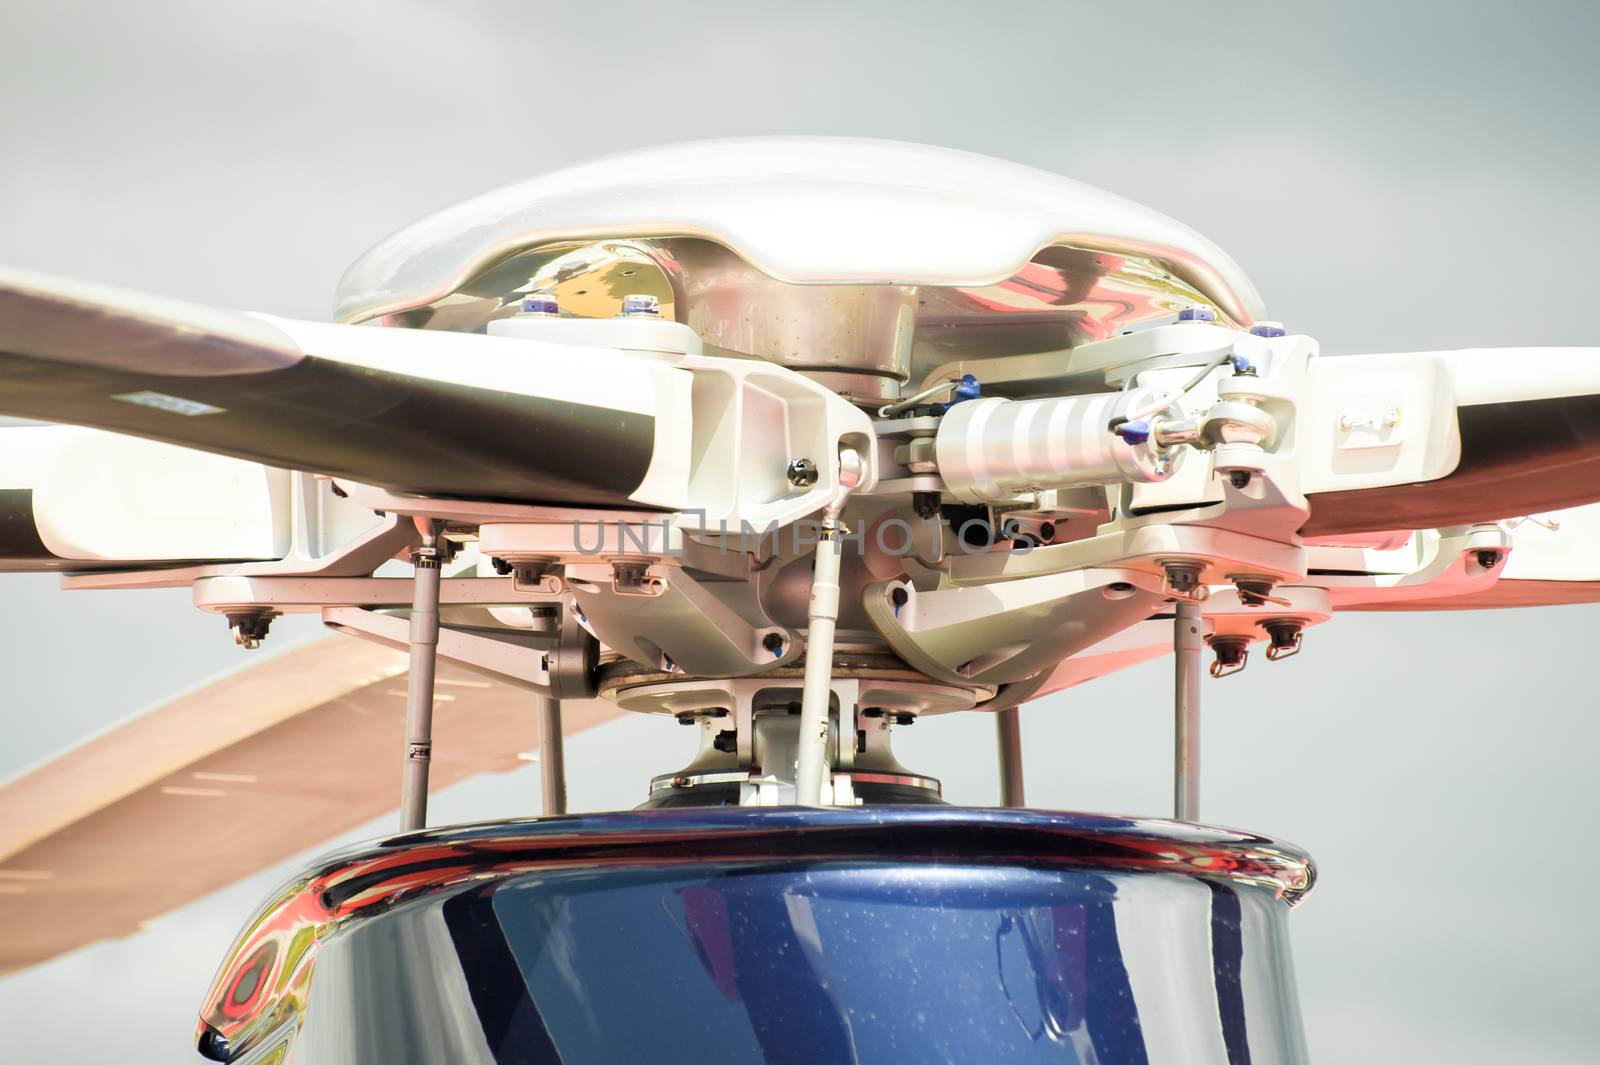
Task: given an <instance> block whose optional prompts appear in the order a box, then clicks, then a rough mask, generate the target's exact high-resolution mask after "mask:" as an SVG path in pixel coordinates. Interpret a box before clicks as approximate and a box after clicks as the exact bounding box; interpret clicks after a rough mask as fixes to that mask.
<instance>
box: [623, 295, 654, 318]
mask: <svg viewBox="0 0 1600 1065" xmlns="http://www.w3.org/2000/svg"><path fill="white" fill-rule="evenodd" d="M622 317H624V318H660V317H661V301H660V300H659V299H657V298H656V297H654V296H650V295H645V294H644V293H639V292H636V293H633V294H632V295H628V296H624V297H622Z"/></svg>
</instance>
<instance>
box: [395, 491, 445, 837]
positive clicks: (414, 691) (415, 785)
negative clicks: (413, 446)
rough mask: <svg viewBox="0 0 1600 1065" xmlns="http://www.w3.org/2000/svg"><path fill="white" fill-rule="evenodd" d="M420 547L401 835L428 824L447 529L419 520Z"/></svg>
mask: <svg viewBox="0 0 1600 1065" xmlns="http://www.w3.org/2000/svg"><path fill="white" fill-rule="evenodd" d="M417 524H418V526H419V528H420V529H421V532H422V544H421V546H419V547H417V548H416V549H415V550H413V551H412V552H411V563H412V565H413V566H415V567H416V572H415V575H414V576H413V577H412V580H411V585H412V590H411V669H410V672H409V674H408V677H407V685H406V760H405V773H404V776H402V777H401V780H400V831H402V832H414V831H416V830H417V829H419V828H422V827H423V826H425V825H426V824H427V823H428V764H429V762H430V761H431V760H432V758H433V675H434V667H435V665H436V664H437V660H438V653H439V564H440V562H441V561H442V557H441V552H440V549H439V534H440V532H441V531H442V530H443V528H444V523H443V522H440V521H436V520H434V519H432V518H428V519H426V520H419V521H418V523H417Z"/></svg>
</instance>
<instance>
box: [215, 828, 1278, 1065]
mask: <svg viewBox="0 0 1600 1065" xmlns="http://www.w3.org/2000/svg"><path fill="white" fill-rule="evenodd" d="M1067 829H1070V830H1071V831H1067ZM684 830H689V831H687V834H686V835H681V836H680V835H679V832H680V831H684ZM830 831H831V832H833V833H836V835H834V836H833V838H832V839H828V838H825V837H827V836H828V835H829V832H830ZM719 832H722V833H733V834H736V835H737V837H738V840H739V842H738V845H737V846H734V845H732V840H731V839H730V838H722V839H720V846H719V839H718V834H719ZM840 833H842V834H840ZM554 839H559V840H560V841H561V847H560V850H559V852H558V853H559V854H560V857H559V858H557V859H556V860H551V859H552V857H554V856H553V855H551V854H548V853H547V854H544V855H543V857H542V858H541V859H540V860H538V861H533V860H531V854H532V852H531V851H530V850H529V849H528V848H529V847H531V846H532V841H534V840H543V841H544V844H545V845H548V844H550V843H551V842H552V841H553V840H554ZM1202 840H1203V841H1204V842H1201V841H1202ZM469 841H470V842H471V843H472V844H473V845H474V846H475V847H476V848H478V849H475V850H473V851H472V852H471V853H472V854H473V855H476V856H477V857H478V858H479V859H480V861H479V864H477V865H475V866H471V868H472V869H473V872H472V873H471V874H470V875H462V874H463V867H464V862H463V855H462V854H461V853H460V848H461V847H462V846H464V845H465V844H467V843H468V842H469ZM697 841H703V842H702V843H701V844H700V845H696V844H697ZM441 844H443V846H441ZM485 847H487V848H488V849H489V850H490V851H492V853H493V854H494V855H495V858H494V859H493V860H492V861H491V860H489V859H487V858H485V857H484V856H483V855H484V851H483V848H485ZM535 849H539V848H535ZM697 850H698V851H701V852H703V853H702V854H700V855H697V853H696V851H697ZM1274 861H1277V862H1282V863H1285V864H1283V865H1281V866H1277V865H1274V864H1273V863H1274ZM1293 866H1294V861H1293V852H1292V851H1290V850H1289V849H1288V848H1283V847H1279V846H1276V845H1270V846H1269V845H1268V843H1267V841H1264V840H1259V839H1257V838H1253V837H1242V836H1238V835H1237V834H1232V833H1222V832H1215V831H1213V830H1206V829H1196V828H1193V827H1192V826H1175V825H1167V824H1165V823H1161V822H1129V821H1113V820H1111V819H1089V818H1076V819H1074V818H1071V817H1069V816H1065V815H1051V814H1029V813H1026V812H1022V811H1005V812H999V811H971V810H968V811H960V810H947V809H946V810H935V811H920V810H917V811H906V810H901V809H895V810H875V811H872V812H871V813H870V814H863V813H862V812H861V811H791V810H784V811H780V810H767V811H761V810H743V811H739V810H735V811H682V812H671V813H663V812H654V813H650V814H645V815H640V814H632V815H606V816H605V817H603V818H581V819H580V818H566V819H553V820H550V821H542V822H537V823H526V824H518V825H493V826H489V825H486V826H472V827H468V828H464V829H459V830H446V831H443V832H433V833H418V834H414V835H412V836H410V837H403V838H401V839H398V840H395V841H390V842H388V843H386V844H383V845H380V846H379V847H377V848H373V849H370V850H366V851H363V852H359V853H353V854H349V855H344V856H341V857H340V858H338V859H335V860H333V861H331V862H330V863H328V864H327V865H325V866H322V867H320V868H319V870H318V871H317V872H316V873H315V874H314V875H313V876H312V877H310V878H308V879H307V880H306V881H305V882H304V889H305V890H304V891H303V892H302V894H300V895H299V896H295V895H288V896H280V902H279V906H280V910H281V909H282V907H283V906H292V905H293V900H294V899H295V898H296V897H298V898H300V899H301V900H302V901H304V900H308V899H314V900H315V902H316V904H317V905H318V906H322V907H324V908H326V909H327V913H328V914H329V915H330V916H329V918H328V919H325V920H322V921H321V923H320V924H319V925H318V927H319V929H320V932H321V934H320V935H319V936H318V937H317V939H318V942H317V946H316V949H315V950H314V951H310V952H307V953H306V955H305V957H306V963H305V964H304V965H302V966H301V967H300V968H299V969H297V970H295V972H294V973H292V974H291V973H290V972H289V971H288V970H287V968H282V967H280V968H277V969H273V968H271V967H265V968H264V970H263V973H262V974H261V976H260V977H259V979H261V980H264V981H272V982H275V983H277V984H280V985H284V986H291V987H298V988H299V989H300V990H299V993H298V994H297V995H294V996H290V998H291V999H293V1001H292V1002H290V1005H291V1006H292V1008H289V1009H275V1010H266V1011H263V1013H262V1014H261V1017H260V1018H259V1019H258V1020H257V1021H255V1022H253V1023H252V1024H251V1025H249V1026H247V1027H242V1028H240V1029H238V1030H236V1032H234V1033H230V1034H231V1035H232V1037H233V1038H235V1039H236V1040H237V1042H235V1044H234V1046H235V1047H237V1048H238V1050H237V1051H236V1053H237V1052H238V1051H246V1052H247V1054H248V1056H247V1057H245V1058H242V1059H241V1060H247V1061H249V1060H255V1059H256V1058H257V1057H258V1056H259V1057H261V1058H262V1059H263V1060H268V1058H267V1056H268V1055H270V1054H273V1053H277V1052H279V1050H287V1051H288V1052H289V1057H288V1060H289V1061H293V1062H300V1063H302V1065H323V1063H329V1062H341V1063H353V1065H366V1063H369V1062H370V1063H379V1062H381V1063H384V1065H390V1063H402V1062H424V1061H451V1062H462V1063H472V1065H511V1063H525V1065H534V1063H550V1062H601V1061H627V1062H632V1061H650V1062H657V1063H665V1062H685V1063H689V1062H695V1063H699V1062H712V1061H714V1062H724V1061H766V1062H773V1063H789V1062H794V1063H801V1062H805V1063H808V1065H809V1063H816V1062H924V1061H961V1062H966V1061H972V1062H990V1061H1007V1062H1012V1061H1015V1062H1079V1063H1083V1065H1090V1063H1100V1065H1110V1063H1129V1065H1133V1063H1145V1062H1159V1061H1173V1060H1183V1061H1198V1062H1204V1061H1215V1062H1219V1063H1223V1065H1241V1063H1246V1062H1249V1063H1254V1065H1271V1063H1275V1062H1298V1061H1301V1060H1303V1048H1302V1045H1301V1037H1300V1032H1299V1022H1298V1017H1297V1014H1296V1008H1295V1002H1294V990H1293V982H1292V977H1291V975H1290V972H1289V966H1288V956H1287V945H1286V940H1285V936H1284V930H1283V927H1282V925H1283V918H1284V916H1285V915H1286V913H1287V909H1288V907H1287V905H1286V903H1285V901H1284V899H1285V897H1286V894H1287V893H1286V891H1285V889H1284V886H1283V884H1282V883H1281V882H1278V881H1274V880H1273V879H1272V878H1271V877H1270V876H1268V875H1266V874H1265V873H1264V870H1268V869H1273V868H1279V869H1280V870H1281V871H1283V875H1285V876H1287V875H1288V872H1287V870H1289V869H1290V868H1292V867H1293ZM1300 868H1301V870H1302V872H1303V873H1304V872H1305V870H1304V866H1303V863H1302V864H1301V865H1300ZM1212 874H1216V875H1212ZM1306 875H1308V873H1307V874H1306ZM397 883H403V884H405V885H408V886H407V887H405V888H404V889H403V890H400V891H397V892H395V893H392V894H383V892H384V891H385V890H386V889H385V885H386V884H397ZM429 884H433V885H434V886H427V885H429ZM285 898H287V899H288V900H289V901H288V902H285V901H283V900H284V899H285ZM374 899H377V900H379V902H377V903H376V904H373V900H374ZM340 907H345V908H346V909H344V910H341V909H340ZM350 907H364V908H362V909H359V910H351V909H349V908H350ZM275 912H277V911H269V912H268V914H266V916H267V917H268V918H271V917H272V914H273V913H275ZM340 913H344V914H345V916H343V917H341V916H339V914H340ZM266 923H267V924H270V923H271V921H270V920H268V921H267V922H266ZM263 927H266V925H265V924H262V923H259V922H258V924H257V925H256V928H257V929H258V930H259V929H261V928H263ZM285 931H288V927H287V926H286V927H285ZM291 934H292V933H291ZM243 945H244V944H243V943H242V944H241V946H243ZM225 972H226V968H225ZM252 979H255V978H252ZM224 982H225V981H224ZM251 986H252V987H253V986H254V985H253V984H252V985H251ZM280 1001H288V1000H287V999H280ZM1175 1055H1177V1056H1175Z"/></svg>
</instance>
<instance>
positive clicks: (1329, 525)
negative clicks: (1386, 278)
mask: <svg viewBox="0 0 1600 1065" xmlns="http://www.w3.org/2000/svg"><path fill="white" fill-rule="evenodd" d="M1430 354H1437V355H1438V356H1439V357H1441V358H1443V359H1444V360H1445V361H1446V365H1447V368H1448V371H1449V377H1450V381H1451V383H1452V385H1453V387H1454V390H1455V403H1456V422H1457V429H1458V432H1459V438H1460V446H1461V458H1460V461H1459V462H1458V463H1457V464H1456V467H1455V469H1454V470H1452V471H1451V472H1450V473H1448V474H1446V475H1445V476H1443V477H1440V478H1438V479H1436V480H1431V481H1421V482H1413V483H1409V484H1398V485H1388V486H1384V487H1380V488H1366V489H1356V490H1349V491H1335V492H1318V493H1313V494H1310V495H1308V496H1307V497H1306V498H1307V500H1308V501H1309V502H1310V504H1311V517H1310V520H1309V521H1307V522H1306V525H1305V527H1304V528H1303V529H1302V530H1301V531H1302V532H1303V533H1304V534H1305V535H1307V536H1329V535H1337V534H1342V533H1352V532H1367V531H1372V530H1380V529H1439V528H1445V527H1447V526H1451V525H1471V524H1475V523H1478V522H1487V521H1497V520H1499V519H1501V518H1511V517H1520V516H1522V515H1525V514H1538V513H1542V512H1545V511H1551V510H1561V509H1565V508H1568V507H1575V506H1582V505H1584V504H1587V503H1592V502H1595V501H1600V348H1513V349H1480V350H1472V351H1455V352H1439V353H1419V355H1421V356H1426V355H1430ZM1383 387H1384V384H1383V382H1381V381H1375V382H1374V383H1373V390H1374V391H1379V390H1381V389H1382V388H1383Z"/></svg>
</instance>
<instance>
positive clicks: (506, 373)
mask: <svg viewBox="0 0 1600 1065" xmlns="http://www.w3.org/2000/svg"><path fill="white" fill-rule="evenodd" d="M563 353H566V354H568V355H569V356H570V352H568V351H567V350H566V349H558V348H551V349H547V350H545V351H543V352H541V351H540V350H539V348H538V346H537V345H535V346H531V347H530V345H528V344H527V343H526V342H518V341H508V340H505V339H502V338H496V337H485V336H471V335H463V334H451V333H441V332H424V331H421V330H410V329H384V328H374V327H358V326H335V325H325V324H321V323H309V322H294V321H290V320H283V319H265V318H262V317H256V316H251V315H245V314H237V313H231V312H225V311H216V310H211V309H209V308H204V307H197V306H193V305H190V304H185V303H181V302H178V301H175V300H167V299H163V298H160V297H152V296H146V295H143V294H139V293H131V292H126V291H122V290H117V289H109V288H103V287H98V286H88V285H82V284H79V283H77V282H70V281H63V280H60V279H56V278H50V277H45V276H42V275H37V274H31V273H25V272H21V271H15V270H5V271H0V413H3V414H10V415H15V416H20V417H26V418H36V419H43V420H47V421H53V422H64V423H69V424H77V425H87V426H93V427H95V428H100V429H109V430H111V431H114V432H120V433H128V434H132V435H135V436H142V437H147V438H150V439H153V440H161V441H164V442H167V443H172V444H178V445H181V446H184V447H191V448H198V449H200V450H204V451H212V452H216V453H219V454H224V455H231V456H234V457H237V458H244V459H250V460H253V461H256V462H262V463H265V464H267V465H271V466H281V467H287V468H291V469H300V470H307V471H311V472H315V473H326V474H331V475H334V476H341V477H345V478H349V479H351V480H355V481H360V482H362V483H366V484H373V485H377V486H380V487H383V488H387V489H390V490H392V491H396V492H401V493H409V494H417V495H433V496H450V497H457V498H469V499H479V500H499V501H510V502H527V503H556V504H579V505H585V504H587V505H600V506H618V505H628V506H637V505H638V503H637V502H636V501H633V500H630V496H631V495H632V494H633V493H634V492H635V491H636V490H637V489H638V488H639V486H640V485H641V483H642V482H643V481H644V480H645V477H646V474H647V472H648V470H649V468H650V465H651V462H652V459H653V457H654V453H655V442H656V436H657V422H658V418H657V413H658V408H659V407H660V406H661V404H662V401H661V400H660V398H659V393H660V392H662V391H673V390H674V388H675V386H676V384H677V383H676V382H674V381H672V380H670V379H669V375H673V374H678V375H681V376H683V377H684V378H685V380H686V379H687V374H686V373H684V372H683V371H675V370H672V369H671V368H670V367H665V366H661V367H655V366H649V367H648V368H647V369H645V370H641V365H642V363H641V360H638V359H632V358H627V357H625V356H621V355H619V354H618V353H616V352H611V351H605V350H595V351H593V352H585V354H584V358H583V359H582V360H573V359H571V358H570V357H567V358H562V357H561V354H563ZM541 355H544V356H545V357H543V358H541V357H540V356H541ZM682 391H683V393H684V394H685V395H686V394H687V385H686V383H685V384H683V385H682Z"/></svg>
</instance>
